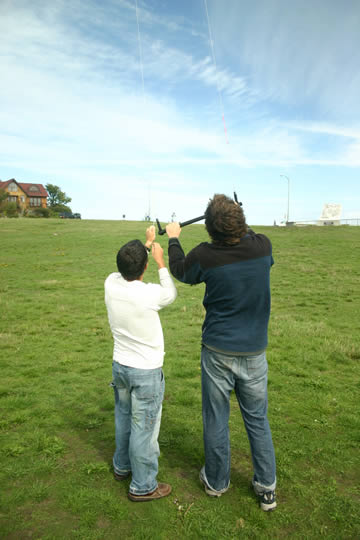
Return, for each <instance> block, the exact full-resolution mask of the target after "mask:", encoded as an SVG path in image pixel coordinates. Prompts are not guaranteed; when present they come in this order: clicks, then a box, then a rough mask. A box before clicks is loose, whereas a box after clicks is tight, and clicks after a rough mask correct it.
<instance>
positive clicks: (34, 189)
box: [29, 186, 40, 191]
mask: <svg viewBox="0 0 360 540" xmlns="http://www.w3.org/2000/svg"><path fill="white" fill-rule="evenodd" d="M29 191H40V189H39V188H38V187H37V186H30V187H29Z"/></svg>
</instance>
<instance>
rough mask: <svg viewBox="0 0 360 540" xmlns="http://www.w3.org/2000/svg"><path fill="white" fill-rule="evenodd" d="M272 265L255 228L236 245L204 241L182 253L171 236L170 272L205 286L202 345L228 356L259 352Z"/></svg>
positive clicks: (265, 325) (264, 337) (262, 347)
mask: <svg viewBox="0 0 360 540" xmlns="http://www.w3.org/2000/svg"><path fill="white" fill-rule="evenodd" d="M272 264H274V260H273V258H272V248H271V242H270V240H269V239H268V238H267V237H266V236H265V235H263V234H255V233H254V232H253V231H251V232H249V233H248V234H247V235H246V236H244V237H243V238H242V239H241V241H240V242H239V243H238V244H236V245H234V246H226V245H217V244H210V243H208V242H203V243H201V244H199V245H198V246H196V247H195V248H194V249H193V250H191V251H190V252H189V253H188V255H187V256H186V257H185V254H184V251H183V249H182V247H181V244H180V242H179V240H178V239H177V238H170V239H169V265H170V271H171V273H172V274H173V276H174V277H175V278H176V279H178V280H179V281H182V282H183V283H189V284H191V285H194V284H196V283H202V282H205V284H206V290H205V296H204V300H203V305H204V307H205V309H206V317H205V321H204V324H203V327H202V342H203V344H204V345H205V346H207V347H209V348H212V349H215V350H217V351H220V352H225V353H228V354H230V353H234V354H243V355H247V354H258V353H260V352H262V351H264V350H265V348H266V346H267V341H268V338H267V329H268V322H269V317H270V268H271V266H272Z"/></svg>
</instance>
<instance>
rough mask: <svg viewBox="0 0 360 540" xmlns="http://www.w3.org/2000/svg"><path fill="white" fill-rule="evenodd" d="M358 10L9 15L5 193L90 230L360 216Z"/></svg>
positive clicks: (137, 5) (216, 5) (350, 4)
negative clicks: (229, 200)
mask: <svg viewBox="0 0 360 540" xmlns="http://www.w3.org/2000/svg"><path fill="white" fill-rule="evenodd" d="M359 28H360V2H359V1H358V0H346V1H344V2H339V1H338V0H312V1H310V0H292V1H291V2H289V1H288V0H102V1H101V2H98V1H97V0H52V1H51V2H48V0H32V1H31V2H28V0H0V35H1V46H0V179H1V180H3V181H5V180H8V179H10V178H15V179H16V180H18V181H19V182H30V183H32V182H33V183H42V184H44V185H45V184H47V183H51V184H55V185H58V186H59V187H60V188H61V189H62V190H63V191H64V192H65V193H66V194H67V195H68V196H69V197H71V198H72V202H71V203H70V206H71V208H72V210H73V212H79V213H81V215H82V218H85V219H111V220H119V219H122V218H123V216H125V218H126V219H129V220H142V219H144V217H145V216H146V215H147V214H149V213H150V216H151V219H152V220H153V219H155V218H159V219H160V220H161V221H162V222H167V221H170V220H171V218H173V219H176V220H178V221H185V220H187V219H191V218H193V217H196V216H199V215H202V214H203V213H204V210H205V208H206V205H207V203H208V201H209V199H210V198H211V197H212V196H213V195H214V193H225V194H226V195H229V196H232V195H233V192H234V191H236V192H237V195H238V199H239V200H240V201H242V203H243V208H244V211H245V214H246V217H247V222H248V223H249V224H252V225H254V224H258V225H272V224H273V223H274V220H275V221H276V222H277V223H279V222H280V221H282V220H284V219H286V217H287V208H288V206H289V219H290V221H292V220H298V221H306V220H316V219H318V218H319V217H320V215H321V212H322V208H323V205H324V204H326V203H333V204H334V203H336V204H341V205H342V218H343V219H346V218H347V219H351V218H358V217H360V97H359V96H360V69H359V68H360V65H359V50H360V32H359Z"/></svg>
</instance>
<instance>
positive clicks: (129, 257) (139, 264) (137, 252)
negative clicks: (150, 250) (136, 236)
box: [116, 240, 148, 281]
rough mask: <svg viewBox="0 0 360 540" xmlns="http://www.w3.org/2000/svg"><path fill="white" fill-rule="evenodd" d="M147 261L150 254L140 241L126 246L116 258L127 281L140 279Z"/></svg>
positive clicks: (132, 241)
mask: <svg viewBox="0 0 360 540" xmlns="http://www.w3.org/2000/svg"><path fill="white" fill-rule="evenodd" d="M147 261H148V254H147V251H146V248H145V246H144V244H143V243H142V242H140V240H131V242H128V243H127V244H124V245H123V246H122V247H121V248H120V249H119V251H118V254H117V256H116V264H117V267H118V270H119V272H120V274H121V275H122V277H123V278H124V279H126V280H127V281H134V280H135V279H138V278H139V277H140V276H141V275H142V274H143V273H144V271H145V266H146V263H147Z"/></svg>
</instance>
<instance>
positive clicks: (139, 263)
mask: <svg viewBox="0 0 360 540" xmlns="http://www.w3.org/2000/svg"><path fill="white" fill-rule="evenodd" d="M154 240H155V227H154V226H151V227H149V228H148V229H147V230H146V243H145V246H144V245H143V244H142V243H141V242H140V240H132V241H131V242H128V243H127V244H125V245H124V246H122V248H121V249H120V250H119V252H118V254H117V259H116V262H117V267H118V270H119V272H114V273H112V274H110V275H109V276H108V277H107V279H106V281H105V303H106V307H107V311H108V318H109V324H110V328H111V331H112V334H113V338H114V354H113V383H112V385H113V387H114V393H115V441H116V450H115V453H114V457H113V465H114V476H115V478H116V479H117V480H122V479H124V478H127V477H128V476H129V475H130V474H131V475H132V479H131V483H130V488H129V493H128V497H129V499H130V500H132V501H137V502H145V501H151V500H154V499H160V498H162V497H166V496H167V495H169V494H170V493H171V486H170V485H169V484H164V483H158V482H157V479H156V478H157V473H158V457H159V454H160V451H159V444H158V435H159V430H160V421H161V411H162V401H163V397H164V388H165V379H164V375H163V372H162V365H163V360H164V337H163V332H162V327H161V323H160V319H159V315H158V311H159V310H160V309H162V308H163V307H165V306H167V305H168V304H171V303H172V302H173V301H174V300H175V298H176V294H177V292H176V287H175V285H174V283H173V280H172V278H171V277H170V274H169V272H168V270H167V268H166V266H165V262H164V255H163V249H162V247H161V246H160V244H158V243H155V242H154ZM150 249H151V254H152V256H153V258H154V260H155V262H156V263H157V266H158V270H159V279H160V284H154V283H144V282H143V277H144V273H145V271H146V269H147V267H148V252H150Z"/></svg>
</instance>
